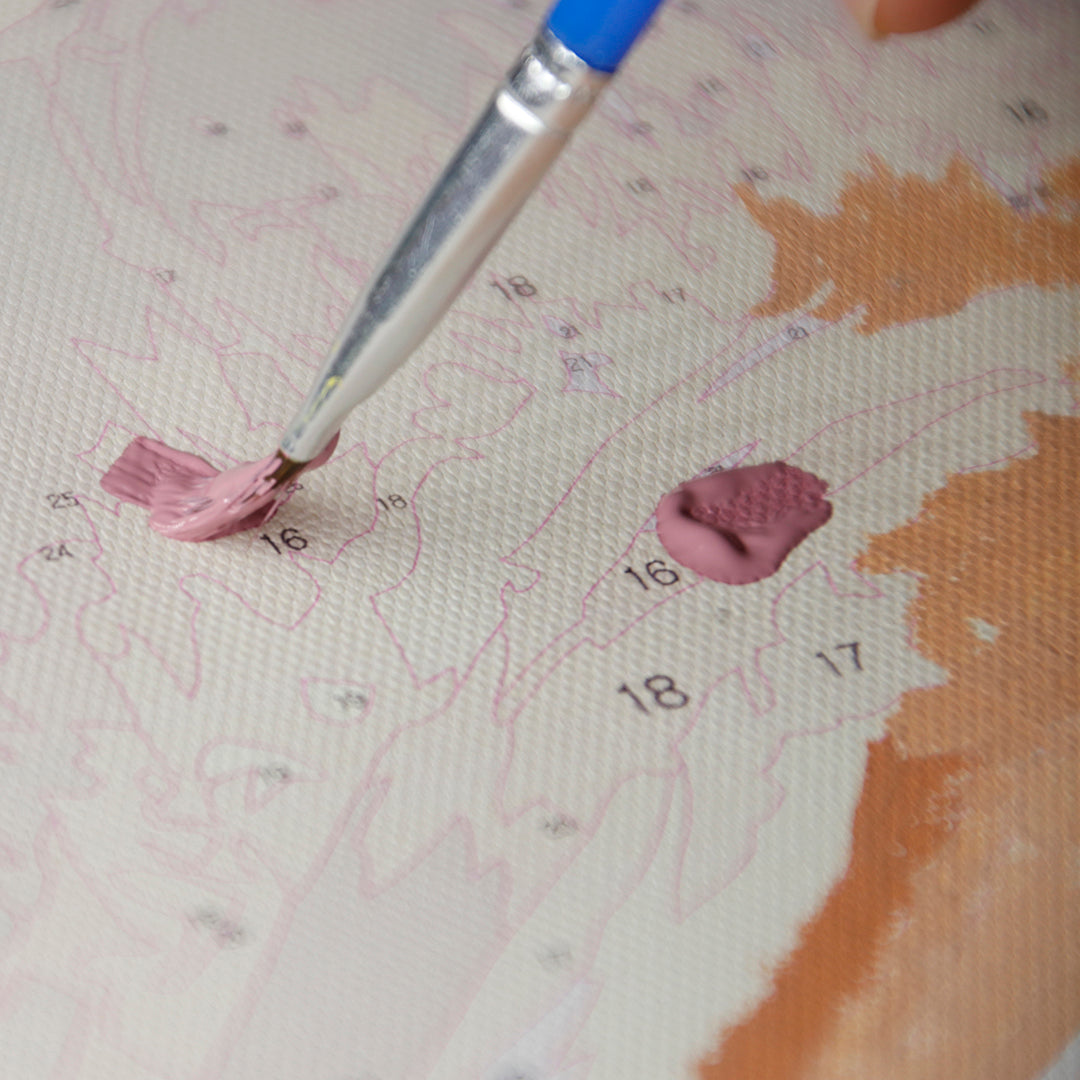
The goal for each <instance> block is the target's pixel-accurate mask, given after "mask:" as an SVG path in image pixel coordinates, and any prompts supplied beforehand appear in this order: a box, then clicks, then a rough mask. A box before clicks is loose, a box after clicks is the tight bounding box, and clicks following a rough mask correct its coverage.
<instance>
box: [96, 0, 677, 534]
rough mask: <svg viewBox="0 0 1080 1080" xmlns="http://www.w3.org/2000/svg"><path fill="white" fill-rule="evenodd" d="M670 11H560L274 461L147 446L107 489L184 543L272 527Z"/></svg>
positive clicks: (379, 277)
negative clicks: (217, 461) (211, 459)
mask: <svg viewBox="0 0 1080 1080" xmlns="http://www.w3.org/2000/svg"><path fill="white" fill-rule="evenodd" d="M659 4H660V0H559V2H558V3H557V4H556V6H555V7H554V8H553V9H552V10H551V12H550V13H549V15H548V17H547V19H546V21H545V22H544V24H543V26H541V28H540V29H539V31H538V32H537V33H536V35H535V37H534V38H533V40H532V41H531V42H530V43H529V45H528V46H526V48H525V50H524V51H523V52H522V54H521V56H520V58H519V59H518V61H517V63H516V64H515V65H514V66H513V67H512V68H511V69H510V71H509V73H508V74H507V76H506V77H505V79H504V80H503V81H502V83H501V84H500V85H499V87H498V88H497V89H496V91H495V94H494V95H493V97H492V98H491V100H490V102H489V103H488V105H487V107H486V108H485V110H484V112H483V113H482V114H481V116H480V119H479V120H478V121H477V122H476V124H475V126H474V127H473V129H472V131H471V132H470V133H469V135H468V136H467V137H466V139H465V141H464V142H463V143H462V144H461V146H460V147H459V148H458V150H457V152H456V153H455V154H454V156H453V158H452V159H451V161H450V164H449V165H447V167H446V169H445V171H444V172H443V174H442V175H441V176H440V177H439V179H438V180H437V181H436V183H435V185H434V187H433V188H432V189H431V191H430V192H429V193H428V195H427V197H426V198H425V200H424V201H423V203H422V204H421V206H420V209H419V210H418V211H417V212H416V214H415V216H414V217H413V219H412V221H411V222H410V223H409V225H408V226H406V228H405V230H404V232H403V233H402V234H401V236H400V237H399V239H398V241H397V243H396V245H395V246H394V248H393V249H392V251H391V253H390V255H389V257H388V258H387V260H386V262H385V263H384V264H383V266H382V268H381V269H380V270H379V271H378V272H377V273H376V274H375V276H374V277H373V278H372V281H371V284H370V286H369V288H368V289H367V291H366V292H365V293H364V294H363V295H362V296H361V297H360V299H359V300H358V301H357V303H356V305H355V306H354V307H353V309H352V311H351V312H350V313H349V316H348V318H347V319H346V320H345V324H344V326H343V327H342V329H341V331H340V333H339V334H338V336H337V339H336V340H335V341H334V343H333V345H332V346H331V349H330V352H329V355H328V357H327V360H326V363H325V364H324V365H323V368H322V370H321V371H320V372H319V374H318V376H317V377H316V379H315V382H314V384H313V385H312V388H311V391H310V393H309V394H308V395H307V398H306V399H305V400H304V403H303V404H302V405H301V406H300V408H299V410H298V411H297V413H296V415H295V416H294V417H293V419H292V421H291V422H290V424H289V425H288V427H287V428H286V430H285V434H284V435H283V436H282V438H281V442H280V443H279V444H278V448H277V450H276V451H275V452H274V453H273V454H271V455H269V456H268V457H266V458H263V459H261V460H260V461H255V462H246V463H244V464H242V465H238V466H236V467H235V468H232V469H227V470H225V471H224V472H219V471H218V470H217V469H215V468H214V467H213V466H212V465H210V464H209V463H208V462H206V461H204V460H203V459H202V458H200V457H196V456H195V455H194V454H186V453H183V452H182V451H178V450H173V449H171V448H170V447H167V446H165V445H164V444H162V443H159V442H156V441H155V440H153V439H146V438H141V439H136V440H135V441H134V442H133V443H131V445H130V446H128V447H127V449H126V450H125V451H124V453H123V454H122V455H121V456H120V458H119V459H118V460H117V461H116V463H115V464H114V465H113V466H112V468H110V469H109V471H108V472H107V473H106V474H105V476H104V477H103V478H102V481H101V485H102V487H103V488H105V490H106V491H108V492H110V493H111V494H113V495H115V496H117V497H119V498H121V499H124V500H126V501H128V502H134V503H137V504H139V505H142V506H145V507H147V508H148V509H149V510H150V524H151V525H152V526H153V527H154V528H155V529H157V530H158V531H159V532H162V533H164V534H166V535H168V536H171V537H174V538H175V539H178V540H213V539H216V538H217V537H221V536H227V535H229V534H230V533H234V532H239V531H241V530H243V529H248V528H251V527H253V526H255V525H259V524H262V523H263V522H264V521H266V520H267V519H268V518H270V517H271V516H272V515H273V514H274V512H275V511H276V510H277V508H278V506H279V505H280V503H281V502H282V501H283V499H284V498H285V495H286V493H287V490H288V488H289V487H290V485H291V484H292V483H293V481H295V480H296V478H297V477H298V476H299V475H300V474H301V473H302V472H304V471H305V470H308V469H313V468H316V467H318V466H319V465H321V464H323V462H325V461H326V460H327V459H328V458H329V456H330V454H331V453H332V452H333V449H334V445H335V444H336V441H337V434H338V431H339V430H340V428H341V424H342V422H343V421H344V420H345V417H346V416H347V415H348V414H349V413H350V412H351V411H352V410H353V409H354V408H356V406H357V405H359V404H360V403H361V402H362V401H364V400H365V399H366V398H367V397H369V396H370V395H371V394H373V393H374V392H375V391H376V390H377V389H378V388H379V387H380V386H382V384H383V383H384V382H385V381H386V380H387V379H388V378H389V377H390V376H391V375H392V374H393V373H394V372H395V371H396V370H397V369H398V368H399V367H400V366H401V365H402V364H403V363H404V362H405V360H407V359H408V357H409V356H410V355H411V353H412V352H413V350H414V349H416V347H417V346H418V345H419V344H420V343H421V342H422V341H423V340H424V338H425V337H426V336H427V334H428V333H429V331H430V330H431V329H432V328H433V327H434V326H435V324H436V323H437V322H438V321H439V319H440V318H441V317H442V316H443V314H444V313H445V312H446V310H447V308H449V306H450V305H451V304H452V303H453V301H454V298H455V297H456V296H457V295H458V293H459V292H460V291H461V289H462V288H463V287H464V286H465V285H466V283H467V282H468V281H469V279H470V278H471V277H472V274H473V272H474V271H475V270H476V268H477V267H478V266H479V264H480V262H481V261H482V260H483V258H484V256H485V255H487V253H488V251H489V250H490V249H491V247H492V245H493V244H494V243H495V242H496V241H497V240H498V239H499V237H500V236H501V235H502V233H503V230H504V229H505V228H506V226H507V225H509V224H510V222H511V221H512V220H513V218H514V216H515V215H516V214H517V212H518V211H519V210H520V209H521V207H522V205H523V204H524V203H525V201H526V199H527V198H528V197H529V195H530V194H531V193H532V191H533V190H534V188H535V187H536V186H537V184H538V183H539V182H540V180H541V178H542V177H543V176H544V174H545V173H546V172H547V170H548V168H549V167H550V165H551V163H552V162H553V161H554V160H555V158H556V157H558V155H559V152H560V151H561V150H562V148H563V147H564V146H565V145H566V143H567V141H568V139H569V136H570V134H571V132H573V130H574V129H575V128H576V127H577V126H578V124H580V123H581V121H582V119H583V118H584V117H585V115H586V114H587V113H588V111H589V109H590V108H591V106H592V104H593V102H594V101H595V100H596V98H597V96H598V95H599V93H600V92H601V90H602V89H603V88H604V86H605V84H606V83H607V82H608V80H609V79H610V77H611V75H612V74H613V73H614V71H615V69H616V68H617V67H618V65H619V62H620V61H621V60H622V59H623V57H624V56H625V55H626V53H627V52H628V51H629V50H630V47H631V46H632V45H633V43H634V41H635V39H636V38H637V37H638V35H639V34H640V33H641V31H642V30H643V29H644V27H645V25H646V23H647V22H648V20H649V18H650V16H651V15H652V13H653V12H654V11H655V9H656V8H657V7H658V6H659Z"/></svg>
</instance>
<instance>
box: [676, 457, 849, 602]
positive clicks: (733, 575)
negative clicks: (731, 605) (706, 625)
mask: <svg viewBox="0 0 1080 1080" xmlns="http://www.w3.org/2000/svg"><path fill="white" fill-rule="evenodd" d="M826 488H827V485H826V483H825V481H824V480H820V479H818V477H816V476H814V475H813V474H812V473H808V472H803V470H802V469H797V468H795V466H794V465H785V464H784V462H782V461H774V462H773V463H772V464H770V465H750V466H748V467H746V468H744V469H731V470H729V471H727V472H718V473H714V474H713V475H712V476H703V477H701V478H700V479H698V480H690V481H688V482H687V483H685V484H680V485H679V486H678V487H677V488H676V489H675V490H674V491H672V492H670V493H669V494H667V495H665V496H664V497H663V498H662V499H661V500H660V505H659V506H658V507H657V508H656V531H657V533H658V534H659V536H660V542H661V543H662V544H663V545H664V547H665V548H666V549H667V552H668V554H669V555H670V556H671V557H672V558H673V559H674V560H675V561H676V562H678V563H681V564H682V565H683V566H687V567H689V568H690V569H691V570H695V571H697V573H699V574H701V575H702V576H703V577H707V578H711V579H712V580H713V581H722V582H724V584H726V585H748V584H749V583H750V582H752V581H760V580H761V579H762V578H767V577H768V576H769V575H770V574H775V573H776V571H777V570H779V569H780V564H781V563H782V562H783V561H784V559H786V558H787V556H788V554H789V553H790V552H791V550H792V549H793V548H794V547H795V546H796V545H797V544H799V543H801V542H802V541H803V540H805V539H806V537H808V536H809V535H810V534H811V533H812V532H813V531H814V530H815V529H818V528H820V527H821V526H822V525H824V524H825V522H826V521H828V520H829V518H830V517H831V516H832V504H831V503H829V502H827V501H826V500H825V491H826Z"/></svg>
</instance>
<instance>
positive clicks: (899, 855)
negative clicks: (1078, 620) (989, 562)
mask: <svg viewBox="0 0 1080 1080" xmlns="http://www.w3.org/2000/svg"><path fill="white" fill-rule="evenodd" d="M962 771H963V762H962V761H961V760H960V759H959V758H948V757H946V758H938V759H932V760H916V761H904V760H903V759H902V758H901V757H900V756H899V755H898V754H897V752H896V748H895V747H894V746H893V744H892V740H891V739H889V738H888V737H886V738H885V739H884V740H883V741H881V742H879V743H875V744H873V745H872V746H871V747H870V757H869V760H868V762H867V766H866V779H865V781H864V784H863V793H862V798H861V800H860V802H859V808H858V810H857V811H856V814H855V823H854V826H853V830H852V851H851V863H850V865H849V867H848V870H847V873H846V874H845V876H844V878H843V880H842V881H841V882H840V884H839V885H838V886H837V887H836V888H835V889H834V890H833V893H832V895H831V896H830V897H829V899H828V902H827V903H826V905H825V907H824V908H823V909H822V911H821V913H820V914H819V915H818V916H817V918H816V919H814V920H813V922H811V923H810V924H809V925H808V926H807V927H806V928H805V929H804V930H803V933H802V935H801V940H800V943H799V946H798V948H797V949H796V951H795V953H794V954H793V955H792V957H791V959H790V960H789V961H788V963H787V964H785V965H784V966H783V967H782V968H781V969H780V971H779V972H778V973H777V976H776V980H775V988H774V990H773V993H772V995H771V996H770V997H769V998H768V999H767V1000H766V1001H765V1002H764V1004H763V1005H762V1006H761V1007H760V1008H759V1009H758V1010H757V1011H756V1012H755V1013H754V1014H753V1015H752V1016H751V1017H750V1018H749V1019H748V1020H746V1021H745V1022H744V1023H743V1024H740V1025H739V1026H738V1027H736V1028H734V1029H733V1030H732V1031H730V1032H728V1033H727V1035H726V1037H725V1039H724V1042H723V1045H722V1047H721V1055H720V1057H719V1058H718V1060H716V1061H714V1062H713V1063H712V1064H709V1063H706V1064H703V1065H702V1067H701V1070H700V1076H701V1078H702V1080H728V1078H734V1077H752V1078H753V1080H788V1078H790V1077H796V1076H798V1077H801V1076H802V1075H803V1072H804V1070H805V1068H807V1067H808V1066H809V1065H810V1064H811V1063H812V1062H813V1060H814V1058H815V1056H816V1054H817V1052H818V1051H819V1050H820V1049H821V1046H822V1044H823V1043H824V1042H825V1041H826V1040H828V1038H829V1037H830V1033H831V1029H832V1026H833V1025H834V1024H835V1023H836V1020H837V1016H838V1009H839V1008H840V1006H841V1005H842V1004H843V1002H844V1001H845V999H846V998H848V997H849V996H850V995H852V994H855V993H857V992H858V990H859V986H860V985H861V984H862V982H863V981H864V980H866V979H868V978H869V977H870V976H871V974H872V972H873V965H874V959H875V956H876V954H877V951H878V949H879V948H880V947H881V945H882V944H883V942H884V941H885V939H886V938H887V937H888V934H889V931H890V925H891V920H892V919H893V917H894V916H895V915H896V913H897V912H899V911H900V910H902V909H903V908H904V907H905V906H906V905H907V904H908V903H909V902H910V899H911V895H910V894H911V875H912V871H913V870H915V869H916V868H917V867H919V866H922V865H924V864H925V863H926V861H927V860H928V859H929V858H930V857H931V856H932V855H933V854H934V852H936V851H937V850H938V849H939V848H940V846H941V844H942V842H943V840H944V839H945V837H946V835H947V834H948V816H947V814H945V813H944V812H943V811H944V809H945V808H947V807H948V805H949V802H950V798H951V796H950V794H949V790H950V789H949V782H950V780H951V779H952V778H953V777H955V776H956V775H958V774H960V773H961V772H962Z"/></svg>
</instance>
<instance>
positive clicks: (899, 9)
mask: <svg viewBox="0 0 1080 1080" xmlns="http://www.w3.org/2000/svg"><path fill="white" fill-rule="evenodd" d="M974 6H975V0H877V5H876V10H875V13H874V27H875V29H876V30H877V33H878V34H880V35H884V34H914V33H917V32H918V31H920V30H932V29H933V28H934V27H935V26H941V25H942V24H943V23H947V22H951V21H952V20H953V19H955V18H957V17H958V16H960V15H963V13H964V12H965V11H967V10H968V8H971V7H974Z"/></svg>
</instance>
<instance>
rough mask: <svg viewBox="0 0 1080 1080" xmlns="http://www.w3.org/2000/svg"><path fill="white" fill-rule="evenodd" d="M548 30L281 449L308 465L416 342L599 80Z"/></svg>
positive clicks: (424, 212) (389, 264)
mask: <svg viewBox="0 0 1080 1080" xmlns="http://www.w3.org/2000/svg"><path fill="white" fill-rule="evenodd" d="M608 78H609V76H608V75H607V74H606V73H605V72H602V71H597V70H595V69H594V68H591V67H590V66H589V65H588V64H586V63H585V62H584V61H583V60H582V59H581V58H580V57H579V56H577V54H575V53H574V52H572V51H571V50H570V49H568V48H566V46H565V45H563V44H562V43H561V42H560V41H559V40H558V38H556V37H555V36H554V35H553V34H552V33H551V32H550V31H548V30H547V29H544V30H541V31H540V33H538V34H537V36H536V37H535V39H534V40H533V41H532V43H531V44H530V45H529V46H528V47H527V48H526V49H525V51H524V52H523V53H522V55H521V58H520V59H519V60H518V62H517V64H516V65H515V66H514V68H513V69H512V70H511V71H510V73H509V74H508V75H507V76H506V79H505V80H504V81H503V83H502V85H501V86H500V87H499V89H498V90H497V91H496V93H495V95H494V97H493V98H492V100H491V102H490V103H489V104H488V106H487V108H486V109H485V111H484V113H483V115H482V116H481V117H480V120H479V122H478V123H477V124H476V126H475V127H474V128H473V130H472V133H471V134H470V135H469V137H468V139H467V140H466V141H465V143H464V144H463V145H462V147H461V149H460V150H459V151H458V153H457V155H456V156H455V157H454V159H453V160H452V161H451V162H450V164H449V165H448V166H447V168H446V171H445V172H444V173H443V174H442V176H441V177H440V179H439V180H438V182H437V183H436V185H435V186H434V188H433V189H432V190H431V193H430V194H429V195H428V197H427V199H426V200H425V201H424V203H423V205H422V206H421V207H420V210H419V211H418V212H417V214H416V216H415V217H414V218H413V219H412V221H411V222H410V224H409V225H408V227H407V228H406V229H405V231H404V233H403V234H402V236H401V239H400V240H399V242H398V244H397V246H396V247H395V248H394V250H393V252H392V253H391V255H390V257H389V258H388V259H387V261H386V263H385V264H384V265H383V267H382V268H381V269H380V270H379V271H378V273H377V274H376V275H375V277H374V278H373V280H372V284H371V286H370V287H369V289H368V291H367V292H366V293H365V294H364V295H363V296H362V297H361V298H360V300H359V301H358V302H357V304H356V306H355V307H354V308H353V309H352V311H351V312H350V314H349V317H348V319H347V320H346V323H345V326H344V328H343V329H342V331H341V333H340V334H339V335H338V338H337V340H336V341H335V342H334V344H333V346H332V348H331V350H330V354H329V357H328V359H327V361H326V364H325V365H324V367H323V370H322V371H321V372H320V374H319V377H318V379H317V380H316V382H315V385H314V387H313V388H312V390H311V392H310V393H309V394H308V396H307V399H306V400H305V401H304V404H303V405H302V406H301V407H300V410H299V411H298V412H297V414H296V416H295V417H294V418H293V420H292V422H291V423H290V424H289V427H288V428H287V430H286V432H285V435H284V436H283V437H282V440H281V443H280V450H279V453H280V454H281V456H282V457H283V458H285V459H288V460H290V461H292V462H297V463H303V462H307V461H310V460H311V459H312V458H314V457H315V456H316V455H317V454H318V453H319V451H320V450H322V448H323V447H324V446H325V445H326V443H327V442H328V441H329V440H330V438H331V437H332V436H333V435H334V433H335V432H336V431H337V430H338V429H339V428H340V427H341V424H342V422H343V421H344V419H345V416H346V415H347V414H348V412H349V411H350V410H351V409H353V408H354V407H355V406H356V405H358V404H359V403H360V402H361V401H363V400H364V399H365V398H366V397H368V396H369V395H370V394H372V393H373V392H374V391H375V390H377V389H378V388H379V387H380V386H381V385H382V384H383V383H384V382H385V381H386V380H387V379H388V378H389V377H390V375H391V374H393V372H394V371H396V370H397V368H398V367H399V366H400V365H401V363H402V361H403V360H404V359H405V358H406V357H407V356H408V355H409V354H410V353H411V352H412V351H413V350H414V349H415V348H416V347H417V346H418V345H419V344H420V342H421V341H423V339H424V338H425V337H426V336H427V334H428V332H429V331H430V330H431V329H432V327H433V326H434V325H435V324H436V323H437V322H438V321H439V319H440V318H441V317H442V315H443V313H444V312H445V311H446V309H447V308H448V307H449V306H450V305H451V303H453V301H454V298H455V297H456V296H457V294H458V292H460V290H461V289H462V287H463V286H464V285H465V284H466V283H467V282H468V280H469V278H470V277H471V276H472V274H473V272H474V271H475V270H476V268H477V267H478V266H479V264H480V263H481V261H482V260H483V258H484V256H485V255H486V254H487V253H488V251H489V250H490V249H491V247H492V245H493V244H494V243H495V241H496V240H498V238H499V237H500V235H501V234H502V232H503V230H504V229H505V228H506V226H507V225H508V224H509V223H510V221H511V220H512V219H513V217H514V215H515V214H516V213H517V211H518V210H519V209H520V207H521V205H522V203H524V202H525V200H526V199H527V198H528V196H529V194H530V193H531V192H532V190H533V189H534V188H535V187H536V185H537V184H538V183H539V181H540V179H541V177H543V175H544V173H545V172H546V171H547V169H548V166H549V165H550V164H551V163H552V162H553V161H554V160H555V158H556V157H557V156H558V154H559V151H560V150H562V148H563V147H564V146H565V145H566V142H567V139H568V137H569V135H570V133H571V132H572V131H573V130H574V128H575V127H577V125H578V124H579V123H580V122H581V119H582V118H583V117H584V116H585V114H586V113H587V112H588V111H589V108H590V106H591V105H592V103H593V102H594V101H595V100H596V97H597V95H598V94H599V93H600V91H601V90H602V89H603V87H604V85H605V84H606V83H607V81H608Z"/></svg>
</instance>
